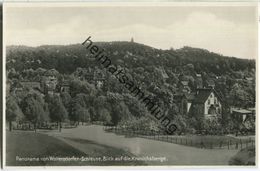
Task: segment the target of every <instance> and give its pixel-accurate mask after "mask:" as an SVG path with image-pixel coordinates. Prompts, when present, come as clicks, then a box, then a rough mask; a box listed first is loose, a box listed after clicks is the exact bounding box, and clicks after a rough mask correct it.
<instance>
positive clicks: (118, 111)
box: [112, 102, 131, 125]
mask: <svg viewBox="0 0 260 171" xmlns="http://www.w3.org/2000/svg"><path fill="white" fill-rule="evenodd" d="M130 117H131V113H130V112H129V109H128V107H127V106H126V105H125V103H124V102H120V103H119V104H117V105H114V106H113V108H112V123H113V124H114V125H117V124H118V123H119V122H120V121H125V120H129V119H130Z"/></svg>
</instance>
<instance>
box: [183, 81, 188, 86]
mask: <svg viewBox="0 0 260 171" xmlns="http://www.w3.org/2000/svg"><path fill="white" fill-rule="evenodd" d="M188 83H189V82H188V81H181V84H182V85H184V86H188Z"/></svg>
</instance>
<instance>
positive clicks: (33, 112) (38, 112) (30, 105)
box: [21, 94, 48, 132]
mask: <svg viewBox="0 0 260 171" xmlns="http://www.w3.org/2000/svg"><path fill="white" fill-rule="evenodd" d="M39 98H40V97H38V96H37V94H28V95H27V96H26V97H25V98H24V99H23V100H22V102H21V109H22V111H23V113H24V115H25V116H26V118H27V119H28V120H29V121H30V122H32V123H33V124H34V129H35V132H36V128H37V123H39V122H42V121H45V120H47V119H48V116H46V113H45V111H44V109H43V105H42V104H41V102H39V101H38V100H37V99H39Z"/></svg>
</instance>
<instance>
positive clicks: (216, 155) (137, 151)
mask: <svg viewBox="0 0 260 171" xmlns="http://www.w3.org/2000/svg"><path fill="white" fill-rule="evenodd" d="M48 134H49V135H52V136H55V137H58V138H65V137H67V138H72V139H82V140H89V141H92V142H95V143H98V144H103V145H106V146H110V147H115V148H117V149H122V150H124V151H127V152H129V153H132V154H134V155H136V156H140V157H145V156H149V157H166V159H167V160H166V161H164V162H159V163H158V162H154V161H152V162H151V161H150V162H149V161H147V162H146V163H147V164H149V165H228V161H229V159H230V158H231V157H232V156H234V155H235V154H236V153H237V152H238V150H226V149H212V150H211V149H199V148H194V147H187V146H182V145H177V144H171V143H167V142H161V141H154V140H149V139H143V138H126V137H125V136H123V135H115V134H114V133H107V132H104V131H103V129H102V126H97V125H91V126H81V127H78V128H75V129H64V130H62V132H61V133H59V132H49V133H48ZM65 142H67V143H70V145H72V146H73V147H77V149H80V150H81V151H83V152H84V151H86V150H88V148H87V147H85V146H84V145H82V144H81V145H79V144H78V143H77V142H72V141H68V140H67V141H65Z"/></svg>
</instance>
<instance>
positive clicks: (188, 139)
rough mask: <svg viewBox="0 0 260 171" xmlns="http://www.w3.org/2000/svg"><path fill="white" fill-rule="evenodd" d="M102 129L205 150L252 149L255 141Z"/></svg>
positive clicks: (250, 139) (224, 137)
mask: <svg viewBox="0 0 260 171" xmlns="http://www.w3.org/2000/svg"><path fill="white" fill-rule="evenodd" d="M103 129H104V130H105V131H107V132H114V133H116V134H121V135H125V136H127V137H141V138H146V139H152V140H157V141H164V142H168V143H174V144H180V145H186V146H192V147H198V148H207V149H230V150H231V149H243V148H247V147H254V146H255V141H254V139H253V138H246V139H245V138H243V139H242V138H234V137H227V136H197V135H192V136H174V135H164V134H163V133H162V132H156V131H147V130H133V129H128V128H121V127H112V126H104V127H103Z"/></svg>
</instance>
